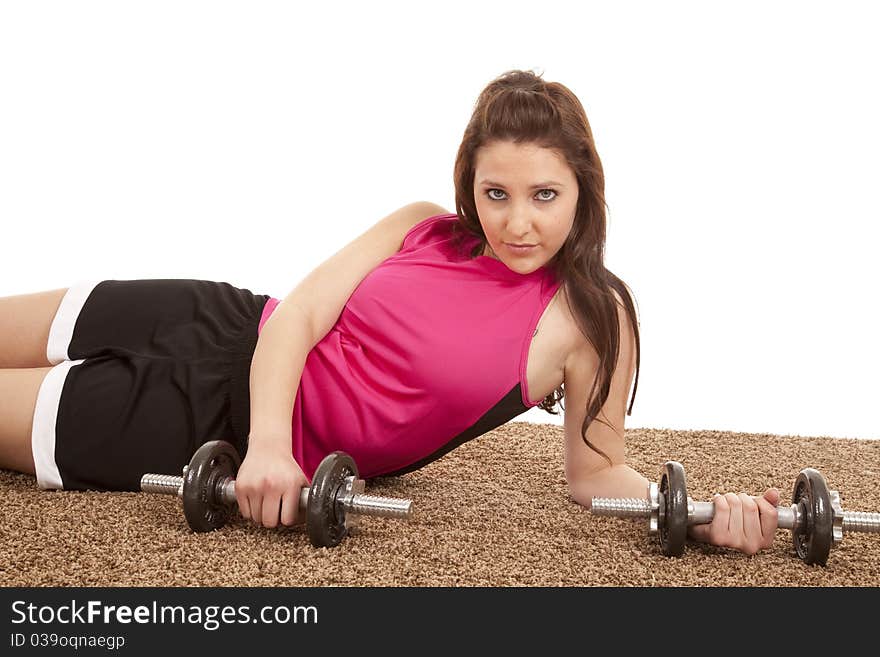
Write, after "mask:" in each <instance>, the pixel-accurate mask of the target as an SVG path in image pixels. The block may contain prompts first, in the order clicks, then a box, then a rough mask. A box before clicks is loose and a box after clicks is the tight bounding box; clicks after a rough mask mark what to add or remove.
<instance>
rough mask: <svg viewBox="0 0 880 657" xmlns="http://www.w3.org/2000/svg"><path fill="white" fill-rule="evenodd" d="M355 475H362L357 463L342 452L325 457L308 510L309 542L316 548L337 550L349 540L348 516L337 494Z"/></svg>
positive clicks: (311, 490) (313, 485)
mask: <svg viewBox="0 0 880 657" xmlns="http://www.w3.org/2000/svg"><path fill="white" fill-rule="evenodd" d="M352 475H353V476H354V477H355V478H357V476H358V470H357V466H356V465H355V464H354V460H353V459H352V458H351V457H350V456H349V455H348V454H346V453H345V452H339V451H337V452H333V453H332V454H328V455H327V456H325V457H324V460H323V461H321V463H320V464H319V465H318V468H317V470H315V474H314V475H313V476H312V483H311V486H310V487H309V501H308V505H307V511H306V527H307V529H308V532H309V540H310V541H311V542H312V545H314V546H315V547H334V546H336V545H339V543H340V542H341V541H342V539H343V538H345V533H346V528H345V513H344V512H343V510H342V509H339V508H337V505H336V494H337V492H338V491H339V488H340V486H342V483H343V482H344V481H345V478H346V477H349V476H352Z"/></svg>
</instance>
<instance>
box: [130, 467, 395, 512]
mask: <svg viewBox="0 0 880 657" xmlns="http://www.w3.org/2000/svg"><path fill="white" fill-rule="evenodd" d="M141 490H142V491H143V492H145V493H159V494H160V495H177V497H183V477H177V476H175V475H160V474H145V475H144V476H143V477H141ZM363 490H364V480H363V479H356V478H355V477H353V476H349V477H346V479H345V482H344V484H343V486H342V487H341V489H340V493H341V494H340V495H339V496H338V497H337V500H336V501H337V502H338V503H341V504H342V507H343V509H345V512H346V513H347V514H348V513H352V514H359V515H364V516H379V517H383V518H400V519H406V518H409V517H410V516H412V500H405V499H399V498H393V497H379V496H377V495H364V494H363ZM309 491H311V488H309V487H303V488H302V489H300V493H299V510H300V513H305V511H306V509H307V507H308V503H309ZM220 497H221V499H222V501H223V502H224V503H226V504H238V500H237V498H236V497H235V479H234V478H232V477H228V478H226V480H225V481H223V482H222V483H221V484H220Z"/></svg>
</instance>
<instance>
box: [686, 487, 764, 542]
mask: <svg viewBox="0 0 880 657" xmlns="http://www.w3.org/2000/svg"><path fill="white" fill-rule="evenodd" d="M713 501H714V503H715V515H714V517H713V518H712V522H711V523H709V524H704V525H691V526H690V527H688V534H689V535H690V536H691V538H694V539H696V540H698V541H702V542H703V543H711V544H712V545H718V546H721V547H729V548H733V549H735V550H739V551H740V552H745V553H746V554H755V553H757V552H758V551H759V550H762V549H763V548H767V547H770V545H772V543H773V539H774V535H775V534H776V523H777V512H776V505H777V504H778V503H779V491H778V490H777V489H776V488H768V489H767V490H766V491H765V492H764V495H763V496H752V495H746V494H745V493H740V494H739V495H736V494H735V493H727V494H725V495H719V494H717V493H716V495H715V497H714V499H713Z"/></svg>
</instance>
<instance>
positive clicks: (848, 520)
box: [591, 484, 880, 540]
mask: <svg viewBox="0 0 880 657" xmlns="http://www.w3.org/2000/svg"><path fill="white" fill-rule="evenodd" d="M653 485H655V484H652V486H653ZM829 493H830V494H831V496H832V498H833V500H834V502H833V504H834V506H837V508H838V509H839V508H840V507H839V506H838V502H837V501H838V500H839V496H838V493H837V491H829ZM591 510H592V512H593V514H595V515H597V516H617V517H620V518H651V516H652V515H653V514H654V513H655V510H654V509H653V508H652V504H651V501H650V500H647V499H638V498H634V497H626V498H625V497H621V498H614V497H594V498H593V501H592V509H591ZM776 513H777V518H778V522H777V526H778V527H779V529H790V530H792V531H793V532H799V531H801V530H802V529H803V522H804V519H803V517H802V516H803V514H802V513H801V510H800V506H799V505H797V504H791V505H780V506H777V507H776ZM835 513H838V511H837V510H836V509H835ZM839 513H841V514H842V520H843V522H842V525H841V530H842V531H844V532H846V531H850V532H867V533H878V534H880V513H865V512H862V511H840V512H839ZM714 517H715V503H714V502H694V501H692V500H691V498H688V520H687V524H688V525H705V524H708V523H710V522H712V519H713V518H714ZM837 540H839V539H837Z"/></svg>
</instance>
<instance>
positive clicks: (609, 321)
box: [454, 70, 641, 463]
mask: <svg viewBox="0 0 880 657" xmlns="http://www.w3.org/2000/svg"><path fill="white" fill-rule="evenodd" d="M541 75H543V73H541V74H536V73H533V72H531V71H519V70H513V71H507V72H506V73H503V74H501V75H500V76H498V77H497V78H495V79H494V80H493V81H492V82H490V83H489V84H488V85H487V86H486V87H485V88H484V89H483V91H482V92H481V93H480V95H479V97H478V99H477V102H476V105H475V108H474V111H473V114H472V116H471V119H470V121H469V122H468V124H467V127H466V128H465V131H464V137H463V138H462V141H461V145H460V146H459V149H458V154H457V155H456V158H455V170H454V180H455V209H456V212H457V213H458V215H459V222H460V224H461V225H462V226H463V228H464V230H465V232H466V233H468V234H470V235H473V236H476V237H478V238H479V239H480V244H478V245H476V246H475V247H474V250H473V252H472V253H471V257H476V256H477V255H479V254H480V253H482V252H483V249H484V248H485V247H486V245H487V243H488V241H487V240H486V235H485V233H483V229H482V227H481V225H480V220H479V218H478V215H477V208H476V203H475V201H474V160H475V156H476V152H477V149H479V148H480V147H481V146H484V145H486V144H489V143H491V142H494V141H512V142H514V143H517V144H521V143H528V144H535V145H537V146H541V147H544V148H548V149H552V150H554V151H556V152H558V153H559V154H561V155H562V156H563V157H564V158H565V160H566V161H567V162H568V165H569V166H570V167H571V168H572V170H573V171H574V174H575V176H576V177H577V181H578V202H577V208H576V210H575V218H574V225H573V226H572V229H571V232H570V233H569V235H568V238H567V239H566V241H565V243H564V244H563V246H562V248H561V249H560V250H559V252H558V253H557V254H556V255H555V256H554V257H553V259H552V260H551V261H550V262H549V263H548V264H547V266H548V267H549V268H551V269H552V270H553V271H554V273H555V274H556V277H557V280H562V281H563V285H564V286H565V292H566V294H567V296H568V299H569V303H570V304H572V305H573V307H572V312H573V314H574V318H575V321H576V322H577V324H578V327H579V328H580V330H581V332H582V333H583V334H584V336H585V337H586V338H587V339H588V340H589V341H590V343H591V344H592V345H593V348H594V349H595V350H596V353H597V354H598V356H599V367H598V371H597V373H596V378H595V379H594V380H593V387H592V388H591V389H590V394H589V396H588V403H587V413H586V418H585V419H584V423H583V425H582V426H581V435H582V437H583V440H584V442H585V443H586V444H587V446H588V447H590V448H591V449H593V450H594V451H596V452H598V453H600V454H602V455H603V456H604V457H605V458H606V459H607V460H608V461H609V463H610V462H611V461H610V459H608V455H607V454H605V453H604V452H602V450H600V449H598V448H597V447H596V446H594V445H593V444H591V443H590V441H589V440H588V439H587V427H589V426H590V424H591V423H592V421H593V420H594V419H598V420H599V421H600V422H602V423H603V424H605V425H608V423H607V422H604V421H603V420H601V419H599V418H598V417H597V416H598V414H599V411H600V410H601V409H602V407H603V406H604V404H605V401H606V400H607V399H608V394H609V391H610V389H611V379H612V376H613V374H614V368H615V365H616V363H617V358H618V354H619V350H620V325H619V322H618V318H617V300H616V299H615V298H614V295H613V293H612V289H613V290H616V291H617V293H618V294H619V295H620V298H621V300H622V301H623V306H624V308H625V309H626V312H627V314H628V315H629V319H630V323H631V325H632V327H633V331H634V333H635V340H636V378H635V385H634V387H633V392H632V399H631V401H630V405H629V409H628V410H627V415H632V405H633V403H634V402H635V397H636V388H638V385H639V374H638V370H639V360H640V358H639V356H640V351H641V349H640V342H639V329H638V319H637V317H636V310H635V306H634V304H633V300H632V297H631V295H630V292H629V288H628V287H627V286H626V284H625V283H624V282H623V281H622V280H620V279H619V278H618V277H617V276H615V275H614V274H612V273H611V272H610V271H608V269H606V268H605V265H604V259H605V227H606V215H605V210H606V208H607V203H606V202H605V173H604V171H603V169H602V162H601V161H600V160H599V154H598V153H597V152H596V145H595V143H594V141H593V133H592V131H591V130H590V123H589V121H587V114H586V112H585V111H584V108H583V105H581V102H580V101H579V100H578V98H577V96H575V95H574V94H573V93H572V92H571V91H570V90H569V89H568V88H567V87H565V86H564V85H562V84H560V83H558V82H546V81H544V80H543V79H541ZM597 389H598V394H594V393H595V392H596V390H597ZM564 396H565V389H564V385H562V386H560V387H559V388H557V389H556V390H554V391H553V392H552V393H550V394H549V395H547V397H545V398H544V400H543V401H542V402H541V403H540V404H539V405H538V408H541V409H543V410H545V411H547V412H548V413H551V414H553V415H558V411H555V410H554V407H555V406H556V403H557V402H561V401H562V399H563V398H564ZM562 409H563V410H565V406H564V404H563V405H562ZM609 426H610V425H609Z"/></svg>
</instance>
